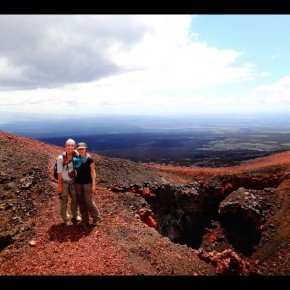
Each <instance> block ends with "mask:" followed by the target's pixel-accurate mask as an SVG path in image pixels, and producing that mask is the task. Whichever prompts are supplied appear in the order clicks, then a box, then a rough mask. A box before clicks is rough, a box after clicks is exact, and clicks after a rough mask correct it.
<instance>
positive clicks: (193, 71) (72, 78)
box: [0, 15, 255, 113]
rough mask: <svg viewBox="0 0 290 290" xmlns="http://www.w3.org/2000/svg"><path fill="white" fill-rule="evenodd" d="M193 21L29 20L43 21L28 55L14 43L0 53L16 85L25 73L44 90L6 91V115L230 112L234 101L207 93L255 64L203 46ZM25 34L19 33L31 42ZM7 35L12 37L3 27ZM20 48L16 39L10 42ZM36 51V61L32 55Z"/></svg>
mask: <svg viewBox="0 0 290 290" xmlns="http://www.w3.org/2000/svg"><path fill="white" fill-rule="evenodd" d="M1 17H2V16H1ZM11 17H12V16H11ZM0 19H1V18H0ZM191 19H192V16H190V15H130V16H126V15H113V16H112V15H111V16H110V15H104V16H102V15H94V16H80V15H76V16H74V17H72V16H61V17H57V16H45V17H40V16H39V17H38V18H35V19H34V18H33V19H32V20H31V21H30V22H29V21H28V18H22V19H21V21H20V22H19V23H21V24H23V25H26V26H25V27H26V29H29V28H31V27H32V25H36V24H38V26H37V29H36V31H34V32H31V33H28V36H27V38H28V40H29V41H28V40H27V42H25V39H24V40H23V43H24V45H23V49H24V52H20V51H21V47H20V48H19V50H17V49H16V48H15V49H14V51H12V52H11V51H10V52H9V53H8V52H7V51H6V50H5V49H6V48H8V47H9V45H8V44H6V46H5V47H4V46H3V45H2V47H1V45H0V56H1V53H2V54H4V52H5V51H6V56H9V57H10V60H13V61H14V62H11V64H10V66H8V64H9V63H8V62H6V63H5V61H2V66H3V67H5V68H6V69H5V70H4V71H6V73H5V74H6V75H7V76H9V70H10V76H15V82H17V81H19V80H20V79H21V77H23V78H24V77H25V76H26V79H28V80H29V82H30V84H31V82H33V81H35V83H34V85H36V87H38V89H27V88H26V89H23V90H21V89H20V88H18V90H17V91H15V90H10V91H2V92H1V91H0V110H15V111H17V110H18V111H26V110H27V111H28V110H30V111H38V112H55V113H60V112H62V111H64V110H65V111H66V112H68V111H71V112H72V113H86V112H90V113H93V112H95V113H112V112H113V113H170V112H171V113H173V112H181V113H183V112H200V111H201V110H205V111H206V110H209V111H210V110H212V111H214V110H215V109H218V108H219V107H220V108H222V107H223V108H225V107H227V105H230V104H231V103H232V102H234V100H235V97H234V96H232V95H229V94H228V95H224V94H223V93H222V92H217V93H216V94H215V95H207V94H206V93H202V90H203V89H207V88H209V87H214V86H218V85H221V84H239V83H240V82H243V81H248V80H252V79H253V78H254V77H255V71H254V66H253V64H250V63H244V64H239V65H237V64H236V60H237V59H238V58H239V57H241V56H242V55H243V53H242V52H239V51H235V50H231V49H218V48H215V47H210V46H209V45H208V44H206V43H204V42H199V41H198V38H197V37H196V36H195V37H193V36H194V33H193V32H191V31H190V30H189V29H190V24H191ZM26 21H27V22H26ZM2 23H4V22H2ZM8 27H9V28H10V29H11V27H14V30H15V31H14V32H15V33H17V32H18V30H19V29H20V28H19V26H17V27H16V28H15V26H13V25H12V24H11V23H10V26H9V25H8ZM29 31H30V30H29ZM22 32H23V30H21V33H20V32H18V35H20V36H21V37H24V36H23V35H22ZM43 32H45V33H44V35H43V34H42V33H43ZM6 33H8V32H7V31H6ZM1 35H2V36H6V34H5V31H4V29H3V28H2V30H1V28H0V36H1ZM16 43H17V42H16V40H15V39H14V38H13V41H12V40H11V45H12V44H13V45H15V44H16ZM29 48H32V50H33V52H34V55H33V57H32V55H31V54H26V53H27V51H28V50H29ZM25 51H26V53H25ZM28 56H29V57H28ZM27 58H29V61H28V60H27ZM34 58H35V61H34V60H33V59H34ZM0 60H1V59H0ZM21 63H24V64H25V65H26V66H25V67H24V68H25V69H24V70H21V67H20V64H21ZM0 66H1V62H0ZM46 73H47V75H46ZM33 77H34V78H33ZM50 84H51V85H50ZM197 90H199V92H198V93H197V92H196V91H197Z"/></svg>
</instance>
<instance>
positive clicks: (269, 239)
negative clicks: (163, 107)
mask: <svg viewBox="0 0 290 290" xmlns="http://www.w3.org/2000/svg"><path fill="white" fill-rule="evenodd" d="M85 141H86V140H85ZM0 145H1V146H0V159H1V162H0V197H1V199H0V226H1V227H0V246H1V247H0V275H2V276H4V275H5V276H6V275H8V276H10V275H25V276H26V275H28V276H29V275H33V276H35V275H49V276H51V275H52V276H56V275H57V276H59V275H78V276H82V275H89V276H106V275H109V276H120V275H121V276H128V275H129V276H132V275H133V276H140V275H143V276H152V275H154V276H164V275H166V276H190V277H195V276H220V275H227V276H229V275H231V276H255V277H259V276H284V277H287V276H289V274H290V273H289V269H290V263H289V261H290V259H289V255H290V253H289V243H290V228H289V226H290V215H289V210H290V176H289V170H290V151H285V152H280V153H276V154H270V155H269V156H264V157H259V158H255V159H253V160H249V161H248V162H245V163H242V164H240V165H235V166H228V167H215V168H213V167H204V166H203V167H201V166H176V165H166V164H153V163H150V164H144V163H135V162H132V161H130V160H127V159H118V158H108V157H104V156H102V155H100V154H96V153H92V157H93V158H94V160H95V165H96V166H95V168H96V173H97V177H96V184H97V192H96V194H95V195H93V199H94V201H95V202H96V204H97V205H98V207H99V210H100V212H101V214H102V222H101V223H99V224H98V225H97V226H96V227H87V228H84V227H83V226H81V225H79V224H74V225H72V226H65V225H64V224H62V221H61V218H60V215H59V199H58V196H57V192H56V188H57V183H56V181H55V180H54V179H53V172H52V168H53V165H54V163H55V158H56V156H57V155H58V154H60V153H61V152H62V151H63V146H62V147H58V146H55V145H50V144H48V143H45V142H41V141H39V140H36V139H33V138H24V137H19V136H17V135H13V134H9V133H5V132H0ZM169 281H170V283H172V282H173V280H170V279H169ZM178 281H179V282H180V280H178ZM239 281H240V280H238V282H239ZM255 281H257V280H250V282H251V283H252V284H251V285H255V283H254V282H255ZM56 282H57V281H56ZM193 282H194V281H193ZM268 282H270V281H268V280H267V283H268ZM202 283H203V285H205V284H204V283H206V281H205V280H203V281H202ZM274 283H275V287H277V285H278V286H279V288H280V287H281V284H280V283H279V281H278V280H274ZM268 285H269V284H268ZM231 287H232V285H231Z"/></svg>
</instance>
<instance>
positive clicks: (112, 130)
mask: <svg viewBox="0 0 290 290" xmlns="http://www.w3.org/2000/svg"><path fill="white" fill-rule="evenodd" d="M0 130H3V131H6V132H10V133H14V134H17V135H20V136H24V137H33V138H37V139H39V140H41V141H44V142H47V143H51V144H55V145H59V146H63V145H64V143H65V141H66V140H67V139H68V138H73V139H75V140H76V142H79V141H84V142H86V143H87V144H88V146H89V149H90V151H91V152H95V153H99V154H101V155H104V156H107V157H117V158H124V159H130V160H132V161H135V162H156V163H164V164H175V165H189V166H190V165H199V166H213V167H216V166H227V165H235V164H239V163H241V162H244V161H246V160H249V159H253V158H256V157H260V156H265V155H269V154H271V153H273V152H281V151H285V150H289V149H290V117H289V116H288V115H286V114H285V115H284V114H279V115H269V114H260V115H197V116H121V115H114V116H110V115H96V116H93V115H90V116H87V117H84V116H82V117H80V116H77V115H74V116H68V115H61V116H57V115H48V114H47V115H37V114H34V115H31V114H20V113H19V114H15V115H12V114H8V113H6V114H1V119H0Z"/></svg>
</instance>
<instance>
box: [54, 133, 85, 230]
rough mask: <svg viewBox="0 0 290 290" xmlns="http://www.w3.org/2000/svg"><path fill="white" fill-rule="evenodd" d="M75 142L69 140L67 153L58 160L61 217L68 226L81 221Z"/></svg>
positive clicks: (66, 144) (66, 148) (66, 147)
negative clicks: (74, 162)
mask: <svg viewBox="0 0 290 290" xmlns="http://www.w3.org/2000/svg"><path fill="white" fill-rule="evenodd" d="M75 145H76V143H75V141H74V140H73V139H68V140H67V141H66V143H65V152H64V153H63V154H61V155H59V156H58V158H57V173H58V189H57V191H58V194H59V197H60V215H61V218H62V220H63V222H64V223H65V224H66V225H72V224H73V223H77V222H78V221H80V220H81V218H80V216H79V214H78V203H77V197H76V187H75V169H74V164H73V157H74V156H75V155H76V154H77V152H76V151H75ZM68 196H70V198H71V202H70V210H71V215H72V219H70V218H71V216H70V215H69V214H68V208H67V205H68Z"/></svg>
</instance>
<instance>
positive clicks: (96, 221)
mask: <svg viewBox="0 0 290 290" xmlns="http://www.w3.org/2000/svg"><path fill="white" fill-rule="evenodd" d="M101 221H102V219H101V218H100V217H99V218H97V219H93V222H92V225H93V226H96V225H97V224H98V223H99V222H101Z"/></svg>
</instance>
